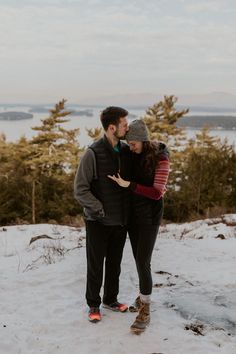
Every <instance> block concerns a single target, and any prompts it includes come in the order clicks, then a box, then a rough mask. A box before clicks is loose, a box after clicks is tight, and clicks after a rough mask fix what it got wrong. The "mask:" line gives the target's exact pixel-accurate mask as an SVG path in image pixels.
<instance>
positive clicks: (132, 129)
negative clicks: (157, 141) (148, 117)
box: [125, 119, 150, 141]
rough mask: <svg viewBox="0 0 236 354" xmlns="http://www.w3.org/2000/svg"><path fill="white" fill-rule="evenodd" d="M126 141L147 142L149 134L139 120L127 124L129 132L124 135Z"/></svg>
mask: <svg viewBox="0 0 236 354" xmlns="http://www.w3.org/2000/svg"><path fill="white" fill-rule="evenodd" d="M125 139H126V140H129V141H131V140H135V141H149V140H150V138H149V133H148V129H147V126H146V124H145V123H144V121H142V120H141V119H136V120H133V121H132V122H131V123H130V124H129V130H128V132H127V133H126V135H125Z"/></svg>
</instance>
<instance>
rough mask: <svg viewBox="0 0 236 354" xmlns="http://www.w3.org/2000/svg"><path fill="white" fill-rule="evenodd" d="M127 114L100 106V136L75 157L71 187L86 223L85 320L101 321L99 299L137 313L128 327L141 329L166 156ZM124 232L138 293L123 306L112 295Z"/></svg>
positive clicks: (116, 308)
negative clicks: (81, 208) (133, 264)
mask: <svg viewBox="0 0 236 354" xmlns="http://www.w3.org/2000/svg"><path fill="white" fill-rule="evenodd" d="M127 116H128V111H126V110H125V109H123V108H120V107H108V108H106V109H105V110H103V111H102V113H101V116H100V119H101V123H102V126H103V129H104V136H103V137H102V138H101V139H99V140H98V141H96V142H95V143H93V144H92V145H91V146H90V147H89V148H88V149H87V150H86V152H85V153H84V155H83V157H82V158H81V161H80V164H79V167H78V170H77V173H76V177H75V185H74V189H75V198H76V199H77V200H78V201H79V203H80V204H81V205H82V206H83V208H84V219H85V225H86V256H87V286H86V300H87V304H88V306H89V312H88V319H89V321H91V322H98V321H100V320H101V312H100V305H101V303H102V305H103V307H105V308H108V309H110V310H112V311H118V312H126V311H127V310H128V309H129V311H131V312H138V315H137V317H136V319H135V321H134V323H133V324H132V325H131V326H130V329H131V331H133V332H142V331H144V330H145V328H146V327H147V325H148V324H149V322H150V303H151V293H152V275H151V257H152V252H153V248H154V245H155V241H156V237H157V233H158V229H159V226H160V222H161V218H162V215H163V195H164V193H165V190H166V183H167V179H168V174H169V156H168V151H167V149H166V146H165V145H164V144H162V143H158V142H152V141H150V139H149V134H148V129H147V127H146V125H145V123H144V122H143V121H142V120H134V121H133V122H131V123H130V124H129V126H128V121H127ZM124 139H125V140H126V141H127V144H126V143H124V142H123V141H121V140H124ZM127 233H128V235H129V238H130V242H131V246H132V251H133V255H134V260H135V263H136V268H137V272H138V279H139V294H137V297H136V300H135V301H134V303H133V304H132V305H131V306H129V307H128V306H127V305H126V304H122V303H120V302H119V301H118V298H117V296H118V293H119V276H120V270H121V260H122V254H123V248H124V245H125V240H126V237H127ZM104 261H105V268H104ZM103 269H105V274H104V286H103V288H104V291H103V296H102V299H101V296H100V291H101V287H102V282H103Z"/></svg>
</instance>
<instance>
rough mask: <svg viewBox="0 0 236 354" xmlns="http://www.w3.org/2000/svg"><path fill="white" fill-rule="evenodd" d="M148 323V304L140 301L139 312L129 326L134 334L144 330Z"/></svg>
mask: <svg viewBox="0 0 236 354" xmlns="http://www.w3.org/2000/svg"><path fill="white" fill-rule="evenodd" d="M149 323H150V304H147V303H141V308H140V310H139V314H138V316H137V317H136V319H135V321H134V323H133V324H132V325H131V326H130V330H131V332H133V333H135V334H140V333H142V332H144V331H145V329H146V327H147V326H148V325H149Z"/></svg>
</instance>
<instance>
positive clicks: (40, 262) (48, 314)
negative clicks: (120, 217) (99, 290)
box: [0, 215, 236, 354]
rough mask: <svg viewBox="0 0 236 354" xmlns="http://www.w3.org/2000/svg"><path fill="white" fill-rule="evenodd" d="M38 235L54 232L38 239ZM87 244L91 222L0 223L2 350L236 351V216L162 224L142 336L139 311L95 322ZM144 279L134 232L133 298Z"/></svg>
mask: <svg viewBox="0 0 236 354" xmlns="http://www.w3.org/2000/svg"><path fill="white" fill-rule="evenodd" d="M40 235H47V236H50V237H52V238H51V239H50V238H39V239H37V240H34V241H33V242H31V244H30V241H31V240H32V238H33V237H36V236H40ZM218 235H220V236H219V237H217V236H218ZM84 245H85V232H84V229H76V228H72V227H68V226H58V225H47V224H40V225H18V226H7V227H0V269H1V274H0V354H33V353H34V354H40V353H44V354H54V353H55V354H56V353H58V354H67V353H70V354H92V353H95V352H96V353H101V354H118V353H119V354H154V353H155V354H157V353H162V354H218V353H222V354H223V353H224V354H236V267H235V266H236V215H225V216H223V217H222V218H218V219H208V220H200V221H195V222H192V223H186V224H181V225H177V224H168V225H166V226H163V227H161V229H160V233H159V236H158V239H157V242H156V247H155V250H154V254H153V261H152V271H153V296H152V299H153V301H152V313H151V324H150V326H149V327H148V329H147V330H146V332H145V333H143V334H142V335H140V336H136V335H134V334H132V333H130V331H129V326H130V325H131V323H132V322H133V320H134V318H135V314H132V313H123V314H121V313H114V312H111V311H109V310H107V309H103V310H102V314H103V319H102V322H101V323H98V324H92V323H89V322H88V321H87V307H86V304H85V300H84V293H85V283H86V259H85V247H84ZM137 287H138V283H137V275H136V270H135V265H134V262H133V257H132V253H131V247H130V243H129V240H128V239H127V242H126V246H125V251H124V257H123V262H122V274H121V278H120V297H119V300H120V301H125V302H127V303H132V302H133V300H134V298H135V297H136V295H137Z"/></svg>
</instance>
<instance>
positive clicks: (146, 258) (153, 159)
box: [108, 120, 169, 332]
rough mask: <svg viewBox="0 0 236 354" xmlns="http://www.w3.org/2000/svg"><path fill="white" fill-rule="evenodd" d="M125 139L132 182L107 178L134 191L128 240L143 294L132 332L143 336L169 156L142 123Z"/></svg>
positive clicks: (133, 125) (134, 307) (137, 122)
mask: <svg viewBox="0 0 236 354" xmlns="http://www.w3.org/2000/svg"><path fill="white" fill-rule="evenodd" d="M125 138H126V140H127V142H128V144H129V147H130V150H131V151H132V152H133V154H132V170H133V172H132V176H133V180H132V181H125V180H124V179H122V178H121V176H120V175H118V177H117V176H108V177H109V178H111V179H112V180H113V181H115V182H116V183H118V184H119V185H120V186H121V187H124V188H130V189H131V190H132V191H133V193H132V212H131V214H132V215H131V222H130V227H129V237H130V241H131V246H132V251H133V255H134V258H135V262H136V267H137V271H138V276H139V290H140V294H139V296H138V297H137V298H136V300H135V303H134V304H133V305H132V306H130V308H129V309H130V311H131V312H136V311H139V314H138V316H137V317H136V319H135V321H134V323H133V324H132V325H131V327H130V328H131V330H132V331H133V332H141V331H144V330H145V328H146V326H147V325H148V324H149V322H150V302H151V293H152V275H151V257H152V252H153V248H154V245H155V241H156V237H157V233H158V229H159V226H160V222H161V219H162V215H163V195H164V193H165V191H166V183H167V179H168V175H169V154H168V151H167V149H166V146H165V145H164V144H162V143H156V142H151V141H150V139H149V134H148V130H147V127H146V125H145V123H144V122H143V121H142V120H135V121H133V122H132V123H131V124H130V125H129V131H128V133H127V134H126V137H125Z"/></svg>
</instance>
